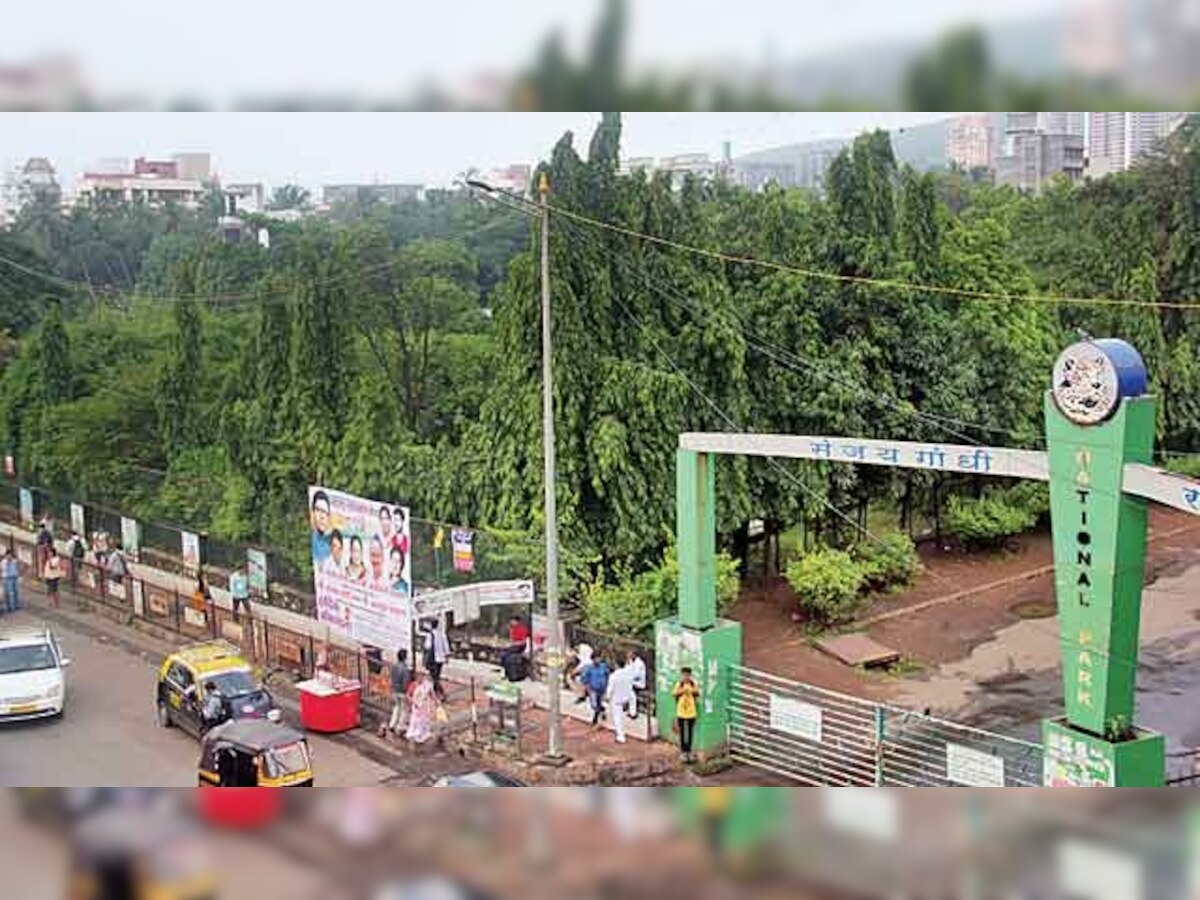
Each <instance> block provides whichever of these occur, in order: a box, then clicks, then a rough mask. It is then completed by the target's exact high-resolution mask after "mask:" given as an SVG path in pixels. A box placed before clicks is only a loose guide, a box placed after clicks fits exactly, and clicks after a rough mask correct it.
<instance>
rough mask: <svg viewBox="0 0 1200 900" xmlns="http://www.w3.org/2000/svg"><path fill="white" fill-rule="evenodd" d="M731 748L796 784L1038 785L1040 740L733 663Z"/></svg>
mask: <svg viewBox="0 0 1200 900" xmlns="http://www.w3.org/2000/svg"><path fill="white" fill-rule="evenodd" d="M728 674H729V679H730V710H729V718H730V723H729V749H730V754H731V755H732V756H733V757H734V758H735V759H738V760H740V761H742V762H745V763H747V764H749V765H753V766H756V767H758V768H762V769H765V770H768V771H771V772H774V773H776V774H778V775H782V776H784V777H787V778H790V779H792V780H794V781H798V782H801V783H803V784H812V785H864V786H881V785H896V786H903V787H943V786H956V785H966V786H977V787H1037V786H1040V785H1041V784H1042V780H1043V776H1042V766H1043V753H1042V747H1041V746H1040V745H1038V744H1033V743H1030V742H1028V741H1023V740H1019V739H1017V738H1012V737H1008V736H1005V735H1001V734H993V733H992V732H987V731H982V730H980V729H977V728H971V727H970V726H967V725H961V724H959V723H956V722H949V721H946V720H943V719H938V718H934V717H932V716H925V715H921V714H919V713H914V712H909V711H907V710H903V709H898V708H896V707H890V706H886V705H882V704H878V703H873V702H871V701H869V700H864V699H862V698H860V697H853V696H850V695H847V694H840V693H838V692H836V691H830V690H826V689H824V688H820V687H816V686H814V685H809V684H803V683H801V682H796V681H792V680H790V679H786V678H780V677H778V676H776V675H771V674H769V673H766V672H759V671H756V670H754V669H748V668H745V667H742V666H730V667H729V673H728Z"/></svg>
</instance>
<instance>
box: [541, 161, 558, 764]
mask: <svg viewBox="0 0 1200 900" xmlns="http://www.w3.org/2000/svg"><path fill="white" fill-rule="evenodd" d="M549 193H550V180H549V179H548V178H547V177H546V173H545V172H543V173H542V175H541V178H540V180H539V182H538V195H539V198H540V200H541V214H542V223H541V225H542V227H541V231H542V440H543V443H544V457H545V459H544V461H545V490H546V626H547V629H548V630H549V632H550V633H549V634H548V635H547V638H546V643H547V650H548V651H549V652H548V653H547V654H546V684H547V687H548V689H549V693H550V697H549V700H550V728H549V746H548V747H547V748H546V756H547V757H548V759H549V760H550V761H557V760H561V759H562V758H563V756H564V754H563V749H562V665H563V653H562V641H561V639H560V633H561V623H560V622H559V615H558V503H557V498H556V496H555V486H556V483H557V478H556V475H555V471H556V466H555V457H554V375H553V360H552V353H553V344H552V342H551V339H550V325H551V320H550V207H549V205H548V204H547V202H546V198H547V196H548V195H549Z"/></svg>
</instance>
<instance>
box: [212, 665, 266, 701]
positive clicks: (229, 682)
mask: <svg viewBox="0 0 1200 900" xmlns="http://www.w3.org/2000/svg"><path fill="white" fill-rule="evenodd" d="M205 682H206V683H207V684H215V685H216V686H217V692H218V693H220V695H221V696H222V697H241V696H242V695H243V694H252V693H254V692H255V691H257V690H258V689H259V687H258V682H256V681H255V680H254V676H253V675H251V674H250V673H249V672H245V671H233V672H221V673H220V674H218V675H210V676H208V678H206V679H205Z"/></svg>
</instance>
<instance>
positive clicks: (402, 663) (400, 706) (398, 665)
mask: <svg viewBox="0 0 1200 900" xmlns="http://www.w3.org/2000/svg"><path fill="white" fill-rule="evenodd" d="M411 684H412V670H411V669H409V668H408V651H407V650H397V651H396V661H395V662H394V663H393V664H392V715H391V718H390V719H388V722H387V724H386V725H384V726H383V728H381V729H380V730H379V731H380V737H383V736H385V735H387V734H391V736H392V737H394V738H398V737H400V736H401V735H402V734H403V733H404V730H405V728H406V727H407V726H408V688H409V685H411Z"/></svg>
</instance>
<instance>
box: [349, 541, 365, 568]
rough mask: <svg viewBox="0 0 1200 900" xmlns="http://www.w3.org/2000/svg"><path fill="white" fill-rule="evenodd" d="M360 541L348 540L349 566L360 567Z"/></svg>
mask: <svg viewBox="0 0 1200 900" xmlns="http://www.w3.org/2000/svg"><path fill="white" fill-rule="evenodd" d="M362 561H363V560H362V541H360V540H359V539H358V538H351V539H350V564H351V565H354V566H361V565H362Z"/></svg>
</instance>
